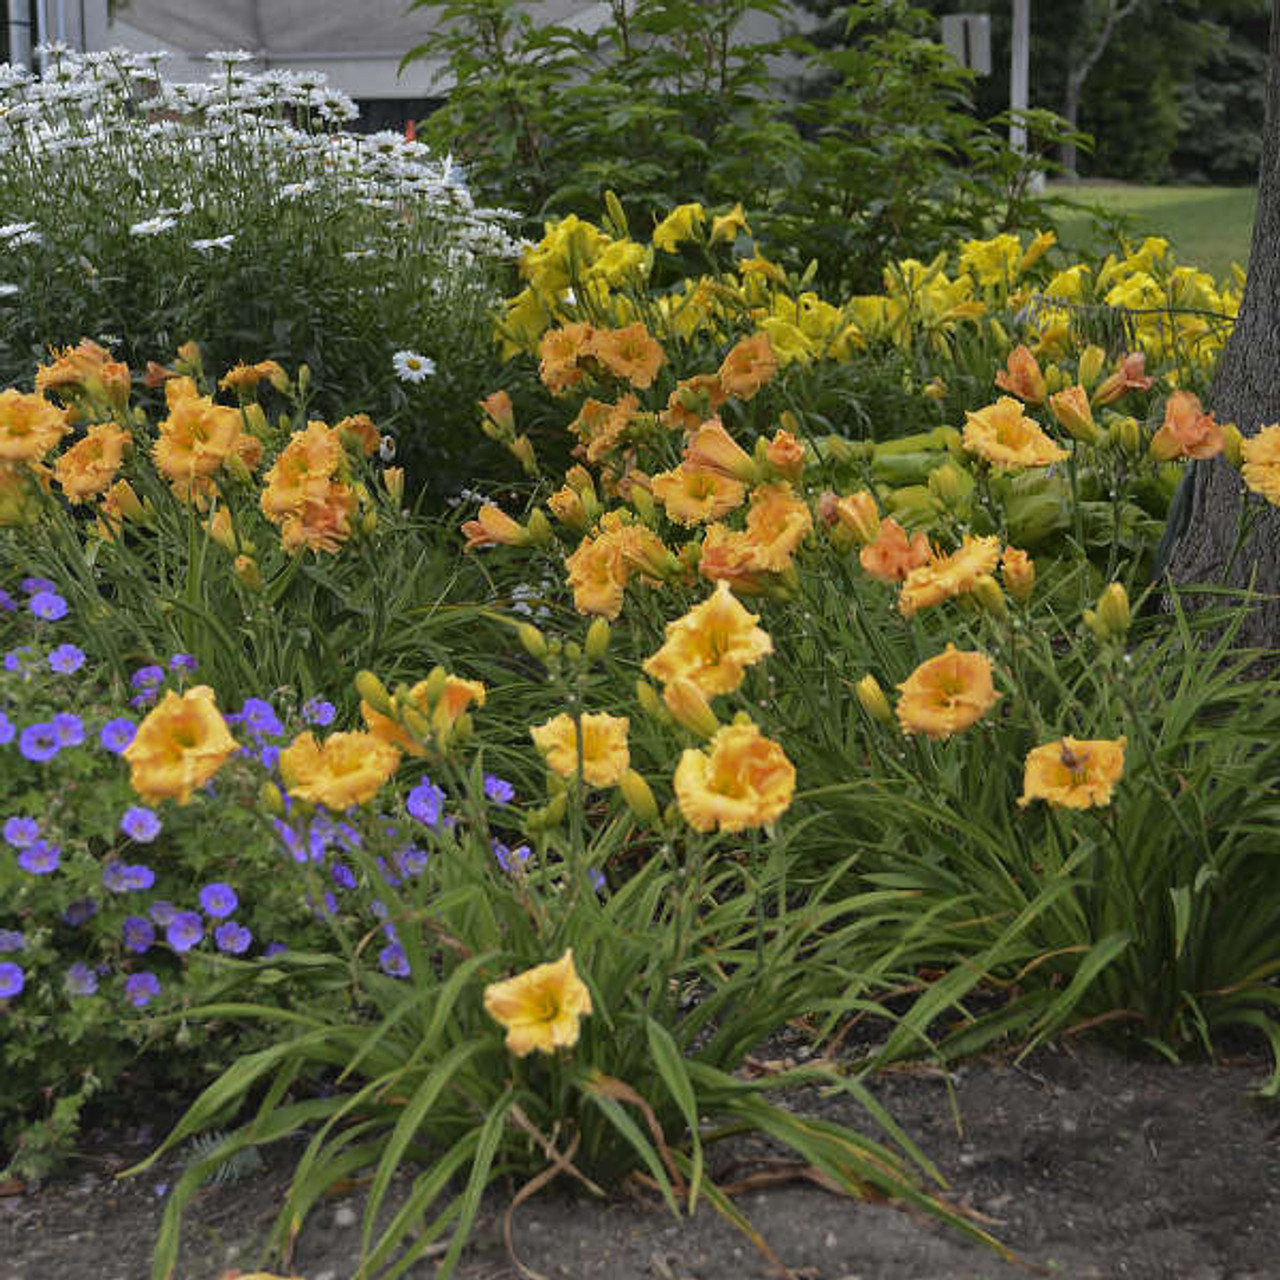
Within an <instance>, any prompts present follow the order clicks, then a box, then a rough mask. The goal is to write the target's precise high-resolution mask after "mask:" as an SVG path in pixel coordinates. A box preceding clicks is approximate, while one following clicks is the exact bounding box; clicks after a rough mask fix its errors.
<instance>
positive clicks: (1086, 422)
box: [1049, 386, 1102, 444]
mask: <svg viewBox="0 0 1280 1280" xmlns="http://www.w3.org/2000/svg"><path fill="white" fill-rule="evenodd" d="M1049 409H1050V411H1051V412H1052V414H1053V416H1054V419H1055V420H1056V421H1057V423H1058V425H1059V426H1060V427H1061V428H1062V429H1063V430H1064V431H1065V432H1067V434H1068V435H1070V436H1071V437H1073V438H1074V439H1076V440H1080V441H1083V442H1084V443H1085V444H1097V443H1098V442H1099V441H1100V440H1101V439H1102V432H1101V431H1100V430H1099V428H1098V424H1097V423H1096V422H1094V420H1093V410H1092V409H1090V408H1089V393H1088V392H1087V391H1086V390H1085V389H1084V387H1083V386H1074V387H1068V388H1067V389H1066V390H1065V391H1059V392H1057V393H1056V394H1054V395H1051V396H1050V397H1049Z"/></svg>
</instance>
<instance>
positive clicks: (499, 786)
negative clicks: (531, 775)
mask: <svg viewBox="0 0 1280 1280" xmlns="http://www.w3.org/2000/svg"><path fill="white" fill-rule="evenodd" d="M484 793H485V795H486V796H488V797H489V799H490V800H492V801H493V802H494V803H495V804H510V803H511V802H512V800H514V799H515V798H516V789H515V787H513V786H512V785H511V783H509V782H508V781H507V780H506V779H505V778H499V777H498V776H497V774H493V773H486V774H485V775H484Z"/></svg>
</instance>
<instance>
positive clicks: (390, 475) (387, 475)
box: [382, 467, 404, 507]
mask: <svg viewBox="0 0 1280 1280" xmlns="http://www.w3.org/2000/svg"><path fill="white" fill-rule="evenodd" d="M382 483H383V484H384V485H385V486H386V489H387V496H388V497H389V498H390V499H391V501H392V502H394V503H395V504H396V506H397V507H398V506H399V505H400V504H401V503H402V502H403V501H404V468H403V467H385V468H384V469H383V472H382Z"/></svg>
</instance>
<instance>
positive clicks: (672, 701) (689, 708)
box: [662, 678, 720, 738]
mask: <svg viewBox="0 0 1280 1280" xmlns="http://www.w3.org/2000/svg"><path fill="white" fill-rule="evenodd" d="M662 699H663V701H664V702H665V703H666V704H667V710H668V711H670V712H671V714H672V715H673V716H674V717H675V718H676V721H677V722H678V723H679V724H682V725H683V726H684V727H685V728H686V729H688V730H689V732H690V733H696V734H697V735H698V736H699V737H701V738H710V737H713V736H714V735H715V734H716V733H717V732H718V731H719V729H720V721H719V720H717V719H716V713H715V712H714V711H712V710H711V704H710V703H709V702H708V701H707V697H706V694H704V693H703V692H702V690H701V689H699V688H698V686H697V685H696V684H694V683H693V681H692V680H686V679H683V678H680V679H676V680H672V681H671V683H670V684H668V685H667V687H666V688H665V689H663V691H662Z"/></svg>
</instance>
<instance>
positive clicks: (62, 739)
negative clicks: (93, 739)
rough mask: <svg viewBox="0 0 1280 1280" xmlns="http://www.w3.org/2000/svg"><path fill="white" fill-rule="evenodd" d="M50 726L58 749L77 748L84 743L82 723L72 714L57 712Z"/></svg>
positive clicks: (69, 712)
mask: <svg viewBox="0 0 1280 1280" xmlns="http://www.w3.org/2000/svg"><path fill="white" fill-rule="evenodd" d="M52 724H53V731H54V733H56V734H57V735H58V745H59V746H60V747H78V746H79V745H80V744H81V743H82V742H83V741H84V721H83V720H81V719H80V717H79V716H78V715H76V714H75V713H74V712H71V711H59V712H58V714H57V715H56V716H54V717H53V721H52Z"/></svg>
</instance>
